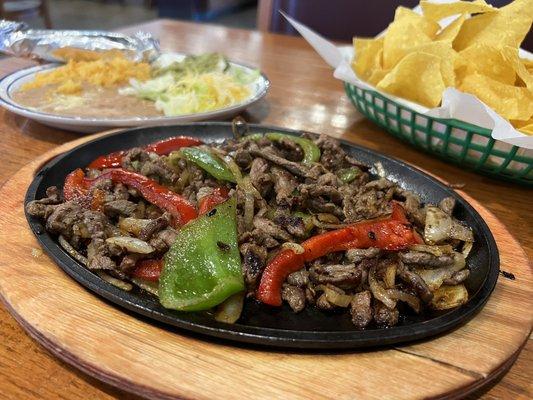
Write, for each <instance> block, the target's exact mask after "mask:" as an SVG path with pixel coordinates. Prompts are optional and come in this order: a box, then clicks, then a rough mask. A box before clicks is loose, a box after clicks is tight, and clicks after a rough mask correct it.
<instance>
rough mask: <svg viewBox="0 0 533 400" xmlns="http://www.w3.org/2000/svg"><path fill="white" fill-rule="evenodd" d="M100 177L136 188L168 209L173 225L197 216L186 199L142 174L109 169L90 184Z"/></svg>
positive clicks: (183, 223) (161, 206) (150, 200)
mask: <svg viewBox="0 0 533 400" xmlns="http://www.w3.org/2000/svg"><path fill="white" fill-rule="evenodd" d="M101 179H111V180H112V181H113V182H115V183H117V182H118V183H122V184H124V185H127V186H130V187H133V188H135V189H137V190H138V191H139V192H140V193H141V195H142V196H143V197H144V198H145V199H146V200H148V201H149V202H150V203H152V204H155V205H156V206H158V207H159V208H161V209H162V210H165V211H168V212H169V213H170V214H171V215H172V217H173V218H174V226H180V225H185V224H186V223H187V222H189V221H190V220H192V219H195V218H196V217H197V216H198V213H197V212H196V208H195V207H194V206H193V205H192V204H191V203H190V202H189V201H188V200H186V199H185V198H184V197H182V196H180V195H179V194H177V193H174V192H173V191H171V190H170V189H167V188H166V187H164V186H162V185H160V184H159V183H157V182H156V181H154V180H152V179H150V178H147V177H146V176H144V175H140V174H138V173H136V172H132V171H126V170H125V169H121V168H116V169H110V170H109V171H107V172H104V173H103V174H101V175H100V176H99V177H98V178H96V179H93V180H91V186H92V185H94V183H95V182H97V181H99V180H101Z"/></svg>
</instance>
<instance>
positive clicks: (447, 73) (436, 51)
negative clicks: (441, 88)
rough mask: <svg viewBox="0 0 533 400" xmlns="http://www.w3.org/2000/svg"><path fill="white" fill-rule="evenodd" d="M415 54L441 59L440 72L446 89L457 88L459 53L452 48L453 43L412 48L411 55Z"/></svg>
mask: <svg viewBox="0 0 533 400" xmlns="http://www.w3.org/2000/svg"><path fill="white" fill-rule="evenodd" d="M413 52H423V53H428V54H432V55H434V56H437V57H439V59H440V72H441V75H442V80H443V81H444V84H445V85H446V87H454V86H455V61H456V58H457V52H456V51H455V50H454V49H453V48H452V46H451V43H449V42H444V41H438V42H431V43H428V44H423V45H420V46H417V47H414V48H412V49H411V50H410V53H413Z"/></svg>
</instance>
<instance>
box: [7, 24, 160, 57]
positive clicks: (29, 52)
mask: <svg viewBox="0 0 533 400" xmlns="http://www.w3.org/2000/svg"><path fill="white" fill-rule="evenodd" d="M108 51H111V52H112V53H117V52H119V53H121V54H123V55H125V56H126V57H128V58H130V59H132V60H135V61H141V60H147V61H151V60H153V59H155V58H156V57H157V56H158V55H159V41H158V40H157V39H154V38H153V37H152V35H150V34H148V33H144V32H138V33H136V34H135V35H133V36H127V35H124V34H121V33H114V32H105V31H74V30H63V31H60V30H44V29H27V26H26V25H25V24H23V23H20V22H13V21H6V20H0V52H2V53H5V54H8V55H11V56H15V57H26V58H32V59H36V60H41V61H51V62H63V61H65V60H66V59H67V58H72V57H76V58H82V59H91V57H92V56H98V54H99V53H102V52H108Z"/></svg>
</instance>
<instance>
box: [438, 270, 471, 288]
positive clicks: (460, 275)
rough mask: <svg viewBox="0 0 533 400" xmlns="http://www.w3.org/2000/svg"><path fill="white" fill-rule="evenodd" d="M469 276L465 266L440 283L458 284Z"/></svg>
mask: <svg viewBox="0 0 533 400" xmlns="http://www.w3.org/2000/svg"><path fill="white" fill-rule="evenodd" d="M469 276H470V270H469V269H466V268H465V269H462V270H461V271H457V272H456V273H454V274H453V275H452V276H451V277H450V278H448V279H445V280H444V281H443V282H442V283H443V284H444V285H458V284H460V283H463V282H464V281H466V280H467V278H468V277H469Z"/></svg>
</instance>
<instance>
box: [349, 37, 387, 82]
mask: <svg viewBox="0 0 533 400" xmlns="http://www.w3.org/2000/svg"><path fill="white" fill-rule="evenodd" d="M383 41H384V38H379V39H364V38H354V39H353V47H354V51H355V58H354V60H353V62H352V68H353V70H354V71H355V73H356V74H357V76H359V78H361V79H363V80H368V78H369V76H370V75H371V74H372V73H373V71H374V70H375V69H381V67H382V59H383Z"/></svg>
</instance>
